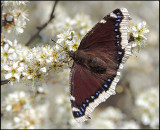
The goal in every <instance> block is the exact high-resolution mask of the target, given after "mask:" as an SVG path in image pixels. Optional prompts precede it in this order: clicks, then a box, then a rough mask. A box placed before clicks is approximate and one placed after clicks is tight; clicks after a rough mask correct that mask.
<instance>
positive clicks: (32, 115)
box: [2, 91, 48, 129]
mask: <svg viewBox="0 0 160 130" xmlns="http://www.w3.org/2000/svg"><path fill="white" fill-rule="evenodd" d="M33 101H34V100H33V97H31V96H30V95H29V94H27V93H25V92H23V91H15V92H13V93H10V94H8V95H7V96H6V97H5V100H4V102H3V103H2V106H3V107H4V108H5V109H4V111H2V113H3V112H4V116H6V117H7V118H12V119H10V120H9V122H8V123H7V122H6V125H5V126H3V127H4V128H13V129H35V128H41V127H42V125H43V123H44V120H45V118H46V116H47V109H48V104H47V103H46V104H42V105H37V106H36V107H34V106H33V105H34V102H33ZM9 113H12V114H11V115H10V114H9ZM13 113H14V114H13ZM10 116H11V117H10ZM7 124H8V125H7Z"/></svg>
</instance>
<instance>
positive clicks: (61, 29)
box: [46, 14, 92, 60]
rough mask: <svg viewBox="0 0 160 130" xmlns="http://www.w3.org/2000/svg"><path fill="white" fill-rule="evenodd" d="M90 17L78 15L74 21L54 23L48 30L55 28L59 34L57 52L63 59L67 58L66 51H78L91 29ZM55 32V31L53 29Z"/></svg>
mask: <svg viewBox="0 0 160 130" xmlns="http://www.w3.org/2000/svg"><path fill="white" fill-rule="evenodd" d="M91 25H92V23H91V20H90V18H89V16H87V15H84V14H77V15H76V16H75V17H74V18H73V19H71V18H70V17H68V18H66V20H65V21H64V22H57V23H53V24H51V25H49V26H48V28H47V29H46V30H50V29H52V28H54V30H55V31H56V32H57V33H60V34H58V35H57V42H56V50H57V51H58V52H59V53H61V59H65V58H67V60H68V59H69V57H67V56H68V55H66V51H76V50H77V48H78V46H79V44H80V40H81V39H82V37H83V36H84V35H85V34H86V33H87V32H88V30H89V29H90V28H91ZM52 32H53V29H52Z"/></svg>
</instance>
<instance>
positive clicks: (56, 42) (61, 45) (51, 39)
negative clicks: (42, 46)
mask: <svg viewBox="0 0 160 130" xmlns="http://www.w3.org/2000/svg"><path fill="white" fill-rule="evenodd" d="M51 40H52V41H53V42H54V43H55V44H58V45H59V46H61V47H62V48H63V46H62V45H60V44H59V43H57V42H55V41H54V40H53V39H51Z"/></svg>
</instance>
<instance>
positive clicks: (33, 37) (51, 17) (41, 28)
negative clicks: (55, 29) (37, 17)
mask: <svg viewBox="0 0 160 130" xmlns="http://www.w3.org/2000/svg"><path fill="white" fill-rule="evenodd" d="M57 3H58V1H57V0H56V1H55V3H54V6H53V9H52V12H51V15H50V18H49V20H48V21H47V22H46V23H45V24H44V25H42V26H41V27H37V29H38V32H37V33H36V34H34V35H33V36H32V37H31V39H30V40H29V41H28V42H27V43H26V46H29V44H30V43H31V42H32V41H33V40H34V39H35V38H36V37H37V36H39V33H40V32H41V31H42V30H43V29H44V28H45V27H46V26H47V25H48V23H50V22H51V21H52V19H53V18H54V17H55V16H54V11H55V8H56V5H57Z"/></svg>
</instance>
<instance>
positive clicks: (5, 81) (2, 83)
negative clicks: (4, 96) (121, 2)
mask: <svg viewBox="0 0 160 130" xmlns="http://www.w3.org/2000/svg"><path fill="white" fill-rule="evenodd" d="M9 81H10V80H1V85H4V84H7V83H8V82H9Z"/></svg>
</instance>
